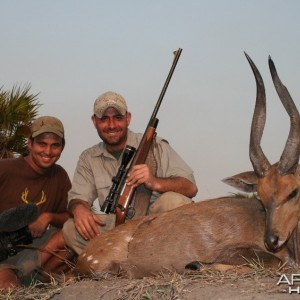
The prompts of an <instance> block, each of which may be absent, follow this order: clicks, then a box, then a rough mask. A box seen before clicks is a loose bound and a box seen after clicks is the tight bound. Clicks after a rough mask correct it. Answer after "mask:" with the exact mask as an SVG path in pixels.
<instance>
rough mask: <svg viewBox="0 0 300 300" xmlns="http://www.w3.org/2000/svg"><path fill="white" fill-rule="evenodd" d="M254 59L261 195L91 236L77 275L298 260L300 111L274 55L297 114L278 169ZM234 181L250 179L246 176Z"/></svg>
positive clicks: (254, 132)
mask: <svg viewBox="0 0 300 300" xmlns="http://www.w3.org/2000/svg"><path fill="white" fill-rule="evenodd" d="M246 57H247V59H248V61H249V63H250V65H251V68H252V70H253V73H254V76H255V79H256V83H257V98H256V105H255V111H254V114H253V120H252V127H251V137H250V158H251V161H252V164H253V168H254V173H255V176H254V178H255V180H257V183H256V185H257V194H258V196H259V199H257V198H256V197H252V198H247V197H241V196H231V197H222V198H217V199H211V200H206V201H199V202H195V203H191V204H186V205H183V206H181V207H179V208H176V209H173V210H171V211H168V212H164V213H159V214H154V215H149V216H145V217H140V218H138V219H135V220H131V221H128V222H127V223H125V224H122V225H119V226H117V227H115V228H114V229H112V230H110V231H108V232H106V233H103V234H101V235H99V236H98V237H96V238H95V239H93V240H91V241H90V242H89V243H88V244H87V246H86V248H85V249H84V250H83V252H82V253H81V255H80V256H79V258H78V262H77V265H76V271H77V272H80V273H98V272H120V271H123V272H125V273H126V274H127V275H128V276H129V277H134V278H138V277H143V276H146V275H150V274H153V273H157V272H159V271H162V270H164V269H168V270H175V271H177V272H183V271H184V270H185V268H194V267H195V266H196V267H197V264H200V265H201V264H203V265H210V266H215V265H218V264H225V265H240V264H245V262H246V260H247V259H251V258H259V259H262V260H263V261H264V263H265V264H270V265H271V266H278V264H280V263H281V264H282V263H287V264H289V265H293V264H295V261H296V259H297V257H298V252H297V247H295V245H294V243H293V242H294V241H293V240H290V241H289V238H290V236H291V233H292V231H293V230H294V229H295V228H296V227H297V224H298V214H299V192H298V190H299V180H298V177H297V173H296V169H297V165H298V158H299V151H300V150H299V149H300V148H299V144H300V143H299V139H300V136H299V128H300V121H299V114H298V111H297V109H296V107H295V105H294V102H293V100H292V98H291V97H290V95H289V93H288V92H287V90H286V88H285V87H284V86H283V85H282V83H281V82H280V80H279V78H278V75H277V72H276V69H275V66H274V64H273V62H272V60H271V58H269V66H270V71H271V75H272V78H273V82H274V85H275V88H276V90H277V93H278V95H279V97H280V99H281V102H282V104H283V106H284V107H285V109H286V110H287V112H288V114H289V116H290V119H291V130H290V133H289V137H288V141H287V143H286V146H285V149H284V151H283V154H282V156H281V159H280V161H279V163H277V164H275V165H273V166H271V165H270V163H269V162H268V161H267V159H266V157H265V156H264V154H263V152H262V150H261V148H260V140H261V136H262V132H263V128H264V123H265V110H266V105H265V102H266V99H265V98H266V97H265V92H264V84H263V81H262V78H261V75H260V74H259V71H258V70H257V68H256V67H255V65H254V63H253V62H252V60H251V59H250V57H249V56H248V55H247V54H246ZM248 175H249V176H253V173H249V172H248ZM228 180H229V179H228ZM231 180H232V181H236V182H240V183H243V182H245V178H243V176H241V178H239V177H238V176H235V177H232V178H231ZM232 181H231V184H233V183H232ZM244 186H245V187H247V188H248V185H244ZM248 191H251V189H250V190H248ZM264 241H266V242H264ZM288 241H289V242H288ZM265 244H266V246H267V248H266V246H265ZM295 251H296V252H295Z"/></svg>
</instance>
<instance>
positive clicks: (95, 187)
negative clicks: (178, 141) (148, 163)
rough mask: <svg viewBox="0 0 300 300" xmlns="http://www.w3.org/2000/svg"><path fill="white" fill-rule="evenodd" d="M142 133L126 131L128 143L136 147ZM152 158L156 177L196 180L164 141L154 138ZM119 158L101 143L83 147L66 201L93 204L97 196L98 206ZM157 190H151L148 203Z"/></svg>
mask: <svg viewBox="0 0 300 300" xmlns="http://www.w3.org/2000/svg"><path fill="white" fill-rule="evenodd" d="M142 137H143V135H142V134H141V133H134V132H132V131H130V130H129V131H128V138H127V145H129V146H132V147H135V148H138V146H139V143H140V141H141V139H142ZM154 157H155V160H156V163H157V172H156V174H155V175H156V176H157V177H162V178H169V177H179V176H180V177H185V178H187V179H189V180H190V181H192V182H193V183H195V179H194V175H193V171H192V169H191V168H190V167H189V166H188V165H187V164H186V163H185V162H184V160H183V159H182V158H181V157H180V156H179V155H178V154H177V153H176V152H175V151H174V150H173V149H172V147H171V146H170V145H169V144H168V142H167V141H165V140H163V139H161V138H159V137H156V139H155V144H154ZM121 160H122V155H121V156H120V158H119V159H116V158H115V157H113V156H112V155H111V154H110V153H109V152H108V151H107V150H106V146H105V144H104V143H103V142H100V143H99V144H97V145H95V146H93V147H91V148H88V149H86V150H85V151H83V152H82V154H81V155H80V157H79V160H78V163H77V166H76V170H75V174H74V178H73V182H72V188H71V190H70V192H69V197H68V200H69V202H70V201H71V200H73V199H80V200H83V201H86V202H88V203H89V204H90V206H92V205H93V202H94V201H95V200H96V199H97V198H98V201H99V205H100V207H101V205H102V204H103V202H104V201H105V199H106V197H107V195H108V194H109V191H110V188H111V186H112V178H113V176H115V175H116V174H117V172H118V169H119V167H120V164H121ZM159 195H160V194H159V193H156V192H153V193H152V199H151V202H153V201H154V200H155V199H156V198H157V197H159Z"/></svg>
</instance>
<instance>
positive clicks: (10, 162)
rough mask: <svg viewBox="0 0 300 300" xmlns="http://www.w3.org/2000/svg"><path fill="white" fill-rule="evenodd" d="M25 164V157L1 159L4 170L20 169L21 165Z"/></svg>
mask: <svg viewBox="0 0 300 300" xmlns="http://www.w3.org/2000/svg"><path fill="white" fill-rule="evenodd" d="M22 164H24V157H22V156H20V157H17V158H6V159H0V166H1V169H2V168H8V167H9V168H10V167H14V166H16V167H18V166H19V165H22Z"/></svg>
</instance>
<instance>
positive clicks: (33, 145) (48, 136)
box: [27, 133, 64, 173]
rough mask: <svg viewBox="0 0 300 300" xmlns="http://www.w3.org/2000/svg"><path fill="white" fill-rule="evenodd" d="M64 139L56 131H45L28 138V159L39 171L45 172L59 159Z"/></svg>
mask: <svg viewBox="0 0 300 300" xmlns="http://www.w3.org/2000/svg"><path fill="white" fill-rule="evenodd" d="M63 148H64V146H63V139H62V138H61V137H59V136H58V135H56V134H54V133H43V134H40V135H38V136H37V137H35V138H34V139H29V140H28V149H29V150H30V154H29V156H28V157H27V161H28V162H29V164H30V165H31V167H33V168H34V169H35V170H36V171H37V172H39V173H44V172H45V171H46V170H47V169H48V168H50V167H51V166H52V165H53V164H54V163H55V162H57V161H58V159H59V158H60V155H61V153H62V151H63Z"/></svg>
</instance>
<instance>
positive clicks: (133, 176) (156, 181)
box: [127, 164, 198, 198]
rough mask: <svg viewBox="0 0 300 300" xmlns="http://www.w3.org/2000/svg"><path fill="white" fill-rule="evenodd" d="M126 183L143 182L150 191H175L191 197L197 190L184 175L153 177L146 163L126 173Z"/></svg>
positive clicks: (135, 183) (134, 184)
mask: <svg viewBox="0 0 300 300" xmlns="http://www.w3.org/2000/svg"><path fill="white" fill-rule="evenodd" d="M127 184H128V185H133V186H138V185H140V184H144V185H145V187H146V188H147V189H149V190H151V191H155V192H158V193H165V192H170V191H172V192H176V193H179V194H182V195H184V196H186V197H189V198H193V197H194V196H196V194H197V192H198V188H197V186H196V185H195V184H194V183H193V182H191V181H190V180H188V179H187V178H184V177H180V176H178V177H169V178H159V177H155V176H154V175H153V174H152V173H151V171H150V169H149V167H148V166H147V165H146V164H141V165H136V166H134V167H133V169H132V170H131V172H130V174H128V178H127Z"/></svg>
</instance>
